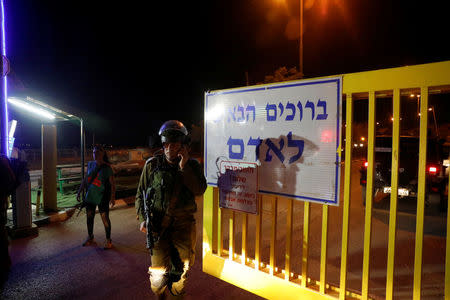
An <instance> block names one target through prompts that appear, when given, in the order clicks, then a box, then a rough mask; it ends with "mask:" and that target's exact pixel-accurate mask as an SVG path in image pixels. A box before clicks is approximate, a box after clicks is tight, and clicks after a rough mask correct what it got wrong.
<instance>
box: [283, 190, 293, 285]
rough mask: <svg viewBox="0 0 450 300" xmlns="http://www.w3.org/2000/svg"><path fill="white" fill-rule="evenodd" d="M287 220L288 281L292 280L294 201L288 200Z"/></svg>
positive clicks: (285, 275)
mask: <svg viewBox="0 0 450 300" xmlns="http://www.w3.org/2000/svg"><path fill="white" fill-rule="evenodd" d="M287 201H288V207H287V220H286V254H285V267H284V269H285V272H286V273H285V274H284V279H286V280H287V281H289V280H290V278H291V252H292V226H293V204H294V200H293V199H292V198H288V199H287Z"/></svg>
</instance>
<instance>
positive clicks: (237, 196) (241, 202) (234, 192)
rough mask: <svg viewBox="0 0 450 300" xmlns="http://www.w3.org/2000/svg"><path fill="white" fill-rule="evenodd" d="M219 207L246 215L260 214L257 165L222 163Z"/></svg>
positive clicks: (219, 181)
mask: <svg viewBox="0 0 450 300" xmlns="http://www.w3.org/2000/svg"><path fill="white" fill-rule="evenodd" d="M220 170H221V174H220V178H219V180H218V183H219V184H218V185H219V199H220V202H219V206H220V207H221V208H229V209H234V210H238V211H242V212H246V213H251V214H257V213H258V205H257V204H258V201H257V199H258V198H257V196H258V169H257V164H256V163H247V162H234V161H222V162H221V168H220Z"/></svg>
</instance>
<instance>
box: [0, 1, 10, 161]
mask: <svg viewBox="0 0 450 300" xmlns="http://www.w3.org/2000/svg"><path fill="white" fill-rule="evenodd" d="M0 9H1V12H0V13H1V20H0V26H1V29H0V35H1V44H0V47H1V57H0V58H1V60H0V68H1V73H0V75H1V83H0V86H1V88H0V91H1V92H0V118H1V119H0V137H1V153H2V154H3V155H5V156H8V148H9V147H8V146H9V139H8V103H7V100H6V99H8V91H7V79H6V75H7V74H8V72H9V63H8V59H7V58H6V46H5V7H4V5H3V0H0Z"/></svg>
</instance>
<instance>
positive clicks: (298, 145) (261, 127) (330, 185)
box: [205, 77, 342, 205]
mask: <svg viewBox="0 0 450 300" xmlns="http://www.w3.org/2000/svg"><path fill="white" fill-rule="evenodd" d="M341 93H342V79H341V77H332V78H324V79H319V80H301V81H293V82H287V83H279V84H271V85H265V86H255V87H245V88H239V89H232V90H224V91H218V92H211V93H206V94H205V176H206V178H207V180H208V184H210V185H214V186H217V184H218V180H219V178H220V176H221V174H222V173H221V168H222V164H221V162H223V161H234V162H236V163H245V162H254V163H256V164H257V165H258V183H259V192H260V193H267V194H275V195H282V196H286V197H293V198H298V199H301V200H305V201H312V202H320V203H325V204H332V205H339V182H340V156H341V153H340V152H341V151H340V144H341V140H340V132H341V119H342V99H341V98H342V97H341Z"/></svg>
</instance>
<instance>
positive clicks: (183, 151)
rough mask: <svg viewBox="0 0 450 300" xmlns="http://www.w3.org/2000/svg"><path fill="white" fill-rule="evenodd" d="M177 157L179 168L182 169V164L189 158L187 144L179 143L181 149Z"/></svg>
mask: <svg viewBox="0 0 450 300" xmlns="http://www.w3.org/2000/svg"><path fill="white" fill-rule="evenodd" d="M178 157H179V158H180V164H179V165H180V169H182V170H183V168H184V166H185V165H186V163H187V162H188V160H189V151H188V146H187V145H184V144H183V145H181V149H180V151H179V152H178Z"/></svg>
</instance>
